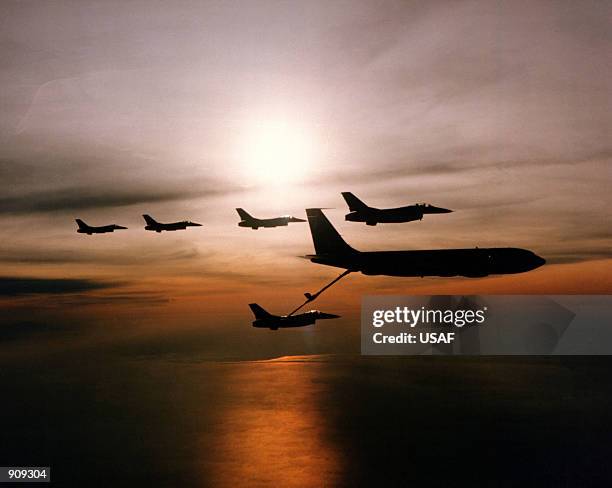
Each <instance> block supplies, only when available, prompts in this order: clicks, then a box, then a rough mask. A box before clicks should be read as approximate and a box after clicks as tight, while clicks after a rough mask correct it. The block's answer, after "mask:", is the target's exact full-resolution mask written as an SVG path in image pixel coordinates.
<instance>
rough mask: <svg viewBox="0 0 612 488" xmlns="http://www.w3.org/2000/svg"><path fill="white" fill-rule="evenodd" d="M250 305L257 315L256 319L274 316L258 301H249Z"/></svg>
mask: <svg viewBox="0 0 612 488" xmlns="http://www.w3.org/2000/svg"><path fill="white" fill-rule="evenodd" d="M249 307H250V308H251V310H252V311H253V315H255V318H256V319H265V318H267V317H272V314H270V313H269V312H267V311H266V310H264V309H263V307H261V306H260V305H257V304H256V303H249Z"/></svg>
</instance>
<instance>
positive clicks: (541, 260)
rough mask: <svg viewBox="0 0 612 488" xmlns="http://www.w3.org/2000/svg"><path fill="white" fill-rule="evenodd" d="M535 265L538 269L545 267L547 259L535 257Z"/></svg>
mask: <svg viewBox="0 0 612 488" xmlns="http://www.w3.org/2000/svg"><path fill="white" fill-rule="evenodd" d="M533 261H534V264H535V267H536V268H539V267H540V266H543V265H544V264H546V259H544V258H543V257H540V256H538V255H535V256H534V260H533Z"/></svg>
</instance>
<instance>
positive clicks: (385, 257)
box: [305, 208, 546, 278]
mask: <svg viewBox="0 0 612 488" xmlns="http://www.w3.org/2000/svg"><path fill="white" fill-rule="evenodd" d="M306 215H307V216H308V223H309V225H310V232H311V234H312V240H313V243H314V248H315V252H316V254H311V255H308V256H305V257H306V258H308V259H310V261H311V262H313V263H317V264H324V265H327V266H335V267H337V268H344V269H346V270H348V271H360V272H361V273H363V274H365V275H387V276H421V277H423V276H465V277H468V278H478V277H482V276H488V275H490V274H511V273H523V272H525V271H531V270H532V269H536V268H538V267H540V266H542V265H543V264H544V263H545V262H546V261H545V260H544V259H543V258H541V257H540V256H537V255H536V254H534V253H533V252H531V251H528V250H526V249H518V248H511V247H506V248H499V247H495V248H489V249H485V248H483V249H479V248H475V249H435V250H418V251H373V252H360V251H357V250H356V249H353V248H352V247H351V246H349V245H348V244H347V243H346V242H345V241H344V239H342V237H341V236H340V234H338V231H336V229H335V228H334V227H333V226H332V224H331V223H330V222H329V220H327V217H326V216H325V215H324V214H323V212H322V211H321V209H318V208H309V209H306Z"/></svg>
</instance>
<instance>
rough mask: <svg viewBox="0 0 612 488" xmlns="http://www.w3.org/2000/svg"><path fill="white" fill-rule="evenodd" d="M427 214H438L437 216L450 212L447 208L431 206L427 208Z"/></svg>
mask: <svg viewBox="0 0 612 488" xmlns="http://www.w3.org/2000/svg"><path fill="white" fill-rule="evenodd" d="M427 213H438V214H442V213H452V210H451V209H449V208H442V207H434V206H433V205H431V206H430V207H428V208H427Z"/></svg>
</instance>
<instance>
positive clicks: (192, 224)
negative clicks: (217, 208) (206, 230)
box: [189, 222, 202, 227]
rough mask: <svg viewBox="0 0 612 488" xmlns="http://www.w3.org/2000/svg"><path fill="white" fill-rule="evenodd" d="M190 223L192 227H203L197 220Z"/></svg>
mask: <svg viewBox="0 0 612 488" xmlns="http://www.w3.org/2000/svg"><path fill="white" fill-rule="evenodd" d="M189 225H191V226H192V227H202V224H198V223H197V222H189Z"/></svg>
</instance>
